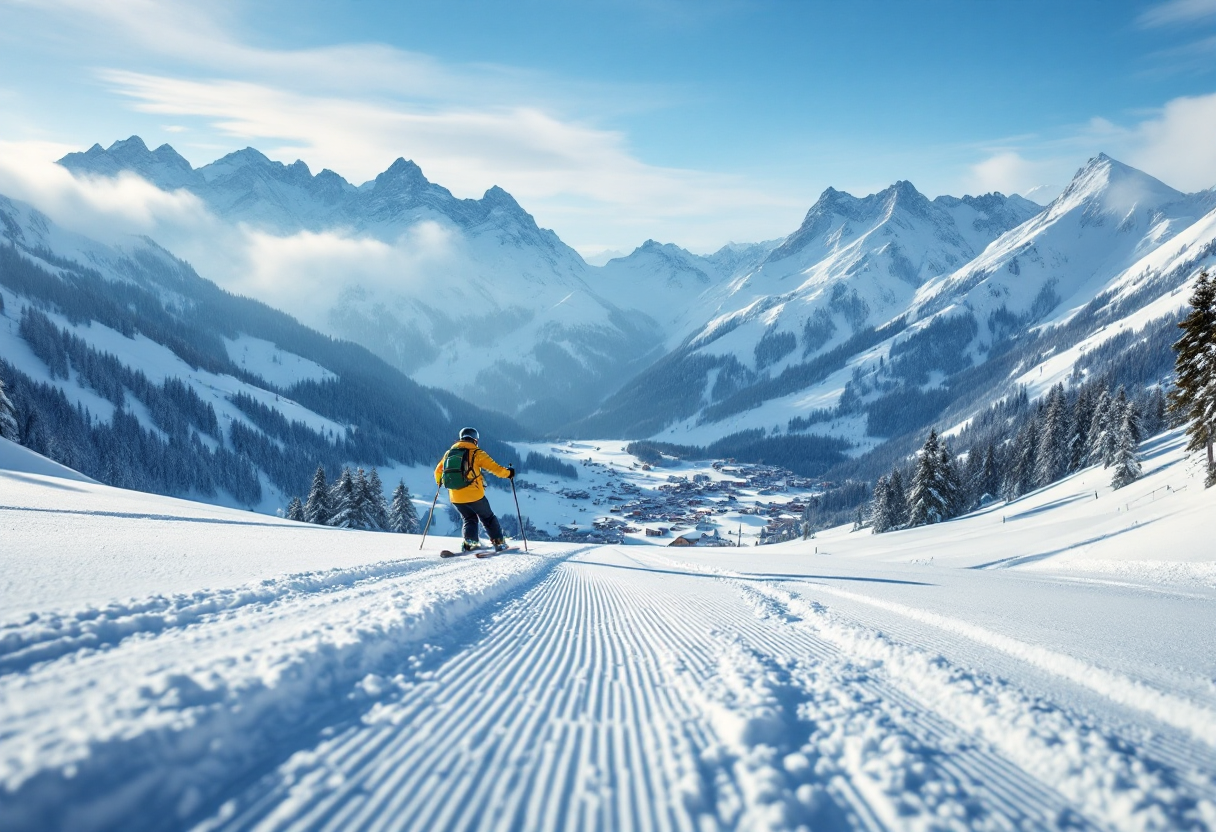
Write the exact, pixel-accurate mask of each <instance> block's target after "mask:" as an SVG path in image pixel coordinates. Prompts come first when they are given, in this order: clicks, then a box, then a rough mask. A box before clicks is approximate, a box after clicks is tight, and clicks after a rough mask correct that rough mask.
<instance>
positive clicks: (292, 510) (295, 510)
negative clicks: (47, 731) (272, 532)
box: [283, 497, 304, 523]
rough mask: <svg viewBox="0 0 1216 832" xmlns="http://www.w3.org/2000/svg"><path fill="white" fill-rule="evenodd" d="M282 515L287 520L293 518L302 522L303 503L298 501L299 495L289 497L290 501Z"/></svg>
mask: <svg viewBox="0 0 1216 832" xmlns="http://www.w3.org/2000/svg"><path fill="white" fill-rule="evenodd" d="M283 516H284V517H286V518H287V519H288V520H295V521H296V522H297V523H303V522H304V504H303V503H301V502H300V498H299V497H292V498H291V502H289V503H288V504H287V512H286V513H285V514H284V515H283Z"/></svg>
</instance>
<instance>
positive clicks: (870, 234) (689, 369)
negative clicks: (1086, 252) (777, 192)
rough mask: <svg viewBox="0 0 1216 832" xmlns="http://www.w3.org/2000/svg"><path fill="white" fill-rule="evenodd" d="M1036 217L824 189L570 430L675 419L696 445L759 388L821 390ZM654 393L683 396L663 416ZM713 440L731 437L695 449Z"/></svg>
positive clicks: (900, 186) (645, 427) (640, 430)
mask: <svg viewBox="0 0 1216 832" xmlns="http://www.w3.org/2000/svg"><path fill="white" fill-rule="evenodd" d="M1037 210H1039V209H1038V206H1035V205H1033V204H1032V203H1028V202H1027V201H1026V200H1023V199H1021V198H1020V197H1004V196H1002V195H1000V194H989V195H987V196H984V197H979V198H975V197H966V198H964V199H955V198H951V197H941V198H939V199H938V200H934V201H930V200H928V199H927V198H926V197H924V196H923V195H922V194H920V193H919V192H918V191H917V190H916V189H915V188H914V187H913V186H912V185H911V184H910V183H908V182H897V183H896V184H895V185H893V186H891V187H890V188H888V189H886V190H884V191H882V192H880V193H877V194H872V195H870V196H868V197H865V198H862V199H858V198H856V197H853V196H851V195H849V194H846V193H841V192H839V191H836V190H834V189H831V188H829V189H828V190H827V191H825V192H824V193H823V195H822V196H821V197H820V199H819V200H818V202H816V204H815V205H814V206H813V207H812V208H811V209H810V210H809V211H808V212H807V215H806V218H805V219H804V221H803V223H802V225H801V227H800V228H799V229H798V230H797V231H795V232H794V233H793V234H791V235H790V236H789V237H787V238H786V239H785V240H784V241H783V242H782V243H781V245H779V246H777V247H776V248H775V249H773V250H772V251H771V252H770V253H769V254H768V255H767V257H766V258H765V259H764V260H763V262H762V263H760V264H759V265H758V267H756V268H754V269H751V270H748V271H746V272H743V273H737V274H736V275H735V276H734V277H733V278H732V279H730V280H727V281H723V282H722V283H720V284H718V285H716V286H713V287H711V288H709V289H708V290H707V291H705V292H703V293H702V294H701V296H700V297H699V298H698V299H697V300H696V301H695V306H694V308H693V309H692V310H691V311H690V312H689V313H686V314H687V316H688V318H690V319H692V320H697V319H700V320H701V321H708V323H704V324H702V325H701V326H700V327H699V328H697V329H695V330H694V331H693V332H692V334H691V335H690V336H689V337H688V338H687V340H686V341H685V343H683V344H682V345H680V346H679V347H678V348H676V349H675V350H674V351H673V352H671V353H670V354H669V355H668V356H667V357H666V358H664V359H663V361H662V362H661V363H659V364H656V365H654V366H653V367H651V368H649V369H648V370H647V371H646V373H645V374H643V375H642V376H640V377H639V378H638V379H636V380H634V381H632V382H631V383H630V384H629V385H627V386H626V387H625V388H623V389H622V390H621V391H619V393H618V394H616V395H615V396H614V397H613V398H611V399H609V400H608V401H607V402H605V404H604V405H603V406H602V407H601V408H600V410H599V411H598V412H597V413H596V414H594V415H593V416H591V417H589V419H588V420H587V421H586V422H584V423H581V424H580V425H578V426H576V428H575V429H576V430H580V431H586V432H589V433H591V434H594V433H605V432H607V433H614V432H624V433H625V434H626V435H642V434H653V433H656V432H657V431H659V430H661V429H663V428H664V427H667V426H668V425H670V424H671V423H672V422H673V421H679V422H681V423H682V424H681V425H680V426H679V427H678V428H677V429H676V430H677V431H678V433H679V438H691V437H688V436H686V434H688V433H689V432H690V428H691V427H692V426H693V425H694V424H695V423H696V422H705V421H709V422H717V421H720V420H721V418H722V417H724V416H729V415H731V414H732V413H737V412H739V411H740V410H744V409H748V408H749V407H751V406H752V404H753V403H754V402H755V401H756V394H757V388H759V387H763V386H767V387H770V388H774V385H775V388H774V389H773V390H768V391H767V392H760V396H761V398H760V400H764V399H767V398H772V397H773V396H774V395H784V394H787V393H792V392H795V391H797V390H800V389H803V388H805V387H806V386H807V385H808V384H810V383H811V382H810V381H808V380H807V379H808V378H809V379H813V380H815V381H822V379H823V377H824V375H825V372H834V371H835V370H838V369H840V368H842V367H843V366H844V362H843V360H838V358H837V357H838V355H839V353H840V351H841V350H845V351H849V350H853V351H855V350H857V349H861V348H862V346H860V345H862V344H866V345H871V346H872V344H871V343H870V342H872V341H873V340H874V339H873V336H872V335H871V333H873V331H874V329H875V327H877V326H881V325H883V324H886V323H887V322H889V321H892V320H894V319H896V318H898V316H899V315H900V314H901V313H903V312H904V311H905V310H906V309H907V308H908V305H909V304H910V303H911V302H912V300H913V299H914V298H915V296H916V291H917V289H918V288H919V287H920V286H921V285H922V284H924V283H925V282H926V281H928V280H930V279H932V278H934V277H936V276H938V275H941V274H945V273H948V272H950V271H953V270H954V269H956V268H958V267H959V266H962V265H964V264H965V263H967V262H968V261H970V260H971V259H972V258H974V257H975V256H976V254H978V250H977V249H976V246H977V245H979V244H981V243H985V244H986V242H988V241H991V239H993V238H995V237H996V236H997V235H998V234H999V233H1000V232H1002V231H1004V230H1007V229H1008V228H1010V227H1012V226H1013V225H1016V224H1018V223H1019V222H1021V221H1022V220H1025V219H1026V218H1027V217H1029V216H1031V215H1032V214H1033V213H1035V212H1036V211H1037ZM878 340H882V339H881V338H879V339H878ZM866 348H868V347H866ZM852 354H853V353H852V352H848V355H852ZM782 378H785V379H786V380H785V381H781V382H779V383H778V381H777V380H779V379H782ZM656 386H665V387H672V388H674V390H675V391H676V392H674V394H673V395H672V396H668V397H666V398H663V399H661V400H660V399H655V401H656V402H657V403H659V404H660V407H661V408H665V409H659V408H656V407H653V406H651V407H647V406H646V405H645V403H644V400H645V399H647V398H651V397H652V395H653V391H654V387H656ZM776 391H782V392H776ZM740 397H742V398H740ZM673 399H678V404H677V403H676V402H674V401H673ZM732 400H733V402H734V403H732ZM785 418H786V419H788V418H789V417H788V416H787V417H785ZM685 420H689V421H685ZM782 421H784V419H783V420H782ZM770 424H771V423H770ZM715 432H716V434H717V435H719V436H720V435H722V433H724V432H729V431H717V430H716V428H710V429H708V430H707V431H701V432H700V433H699V434H697V436H696V439H697V441H700V440H703V439H707V438H709V437H710V434H713V433H715ZM671 438H673V439H675V438H676V436H675V434H673V435H672V437H671Z"/></svg>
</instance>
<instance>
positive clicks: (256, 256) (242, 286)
mask: <svg viewBox="0 0 1216 832" xmlns="http://www.w3.org/2000/svg"><path fill="white" fill-rule="evenodd" d="M240 233H241V242H242V248H241V261H242V262H240V263H238V264H236V265H237V268H236V269H234V270H233V273H232V275H231V278H232V280H231V283H232V285H231V287H230V288H233V290H234V291H240V292H241V293H243V294H248V295H251V296H253V297H257V298H261V299H264V300H267V301H268V302H271V303H273V304H274V305H276V306H278V307H279V308H281V309H284V310H285V311H287V312H290V313H292V314H294V315H296V316H297V317H299V318H300V319H301V320H303V321H305V322H306V323H309V324H312V325H313V326H317V327H319V328H322V329H324V328H325V324H326V315H327V314H328V311H329V310H330V309H331V308H332V307H333V306H334V304H335V303H336V302H337V300H338V296H339V295H340V294H341V293H342V291H343V290H344V289H346V288H348V287H359V288H362V289H366V290H368V291H369V292H370V293H371V294H372V295H373V296H375V297H378V298H382V299H391V298H393V297H399V296H401V295H414V296H423V297H425V296H427V295H428V294H429V292H428V291H427V290H420V287H419V286H418V285H416V284H418V283H421V282H424V281H429V280H435V279H436V278H435V275H442V280H447V281H450V280H451V279H452V276H453V275H454V274H456V273H458V272H459V271H460V270H461V269H462V268H463V258H462V257H461V255H460V253H459V243H458V241H457V240H456V239H455V238H454V237H455V234H456V233H457V232H455V231H453V230H452V229H450V228H445V227H443V226H440V225H439V224H438V223H435V222H431V221H424V222H420V223H418V224H416V225H414V226H412V227H410V228H409V229H407V230H406V231H405V233H403V234H402V235H401V237H400V238H398V239H397V240H395V241H393V242H391V243H386V242H383V241H381V240H375V239H371V238H367V237H351V236H348V235H345V234H342V233H338V232H331V231H326V232H321V233H314V232H308V231H305V232H300V233H297V234H291V235H288V236H284V237H279V236H276V235H273V234H267V233H265V232H262V231H256V230H252V229H248V228H242V229H240ZM411 284H415V285H411Z"/></svg>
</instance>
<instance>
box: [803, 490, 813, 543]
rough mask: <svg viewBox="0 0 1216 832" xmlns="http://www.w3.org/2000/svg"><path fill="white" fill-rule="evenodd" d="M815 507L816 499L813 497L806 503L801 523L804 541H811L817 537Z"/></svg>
mask: <svg viewBox="0 0 1216 832" xmlns="http://www.w3.org/2000/svg"><path fill="white" fill-rule="evenodd" d="M815 505H816V501H815V498H814V497H811V498H810V499H808V500H807V501H806V505H805V506H804V507H803V509H802V518H801V520H800V521H799V525H800V526H801V530H802V539H803V540H810V539H812V538H813V537H814V536H815V524H814V522H813V518H814V514H815Z"/></svg>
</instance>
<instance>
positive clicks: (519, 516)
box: [511, 477, 528, 552]
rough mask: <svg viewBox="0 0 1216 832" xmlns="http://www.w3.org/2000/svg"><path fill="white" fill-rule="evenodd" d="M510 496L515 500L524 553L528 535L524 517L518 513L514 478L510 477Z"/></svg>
mask: <svg viewBox="0 0 1216 832" xmlns="http://www.w3.org/2000/svg"><path fill="white" fill-rule="evenodd" d="M511 496H512V497H514V498H515V516H516V517H518V518H519V536H520V537H522V538H523V539H524V551H525V552H526V551H528V533H527V532H525V531H524V516H523V514H521V513H520V511H519V495H518V494H516V493H515V477H511Z"/></svg>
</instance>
